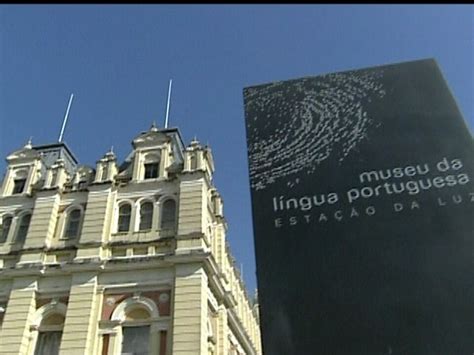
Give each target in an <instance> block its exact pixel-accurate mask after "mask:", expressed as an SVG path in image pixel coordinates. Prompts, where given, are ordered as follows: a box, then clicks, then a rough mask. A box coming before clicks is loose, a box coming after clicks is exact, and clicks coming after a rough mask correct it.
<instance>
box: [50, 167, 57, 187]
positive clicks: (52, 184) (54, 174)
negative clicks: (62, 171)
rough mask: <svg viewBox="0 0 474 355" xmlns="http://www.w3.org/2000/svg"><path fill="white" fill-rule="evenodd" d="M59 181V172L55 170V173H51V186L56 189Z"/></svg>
mask: <svg viewBox="0 0 474 355" xmlns="http://www.w3.org/2000/svg"><path fill="white" fill-rule="evenodd" d="M57 180H58V170H57V169H55V170H53V172H52V173H51V184H50V186H51V187H54V186H55V185H56V183H57Z"/></svg>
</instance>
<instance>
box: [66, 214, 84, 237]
mask: <svg viewBox="0 0 474 355" xmlns="http://www.w3.org/2000/svg"><path fill="white" fill-rule="evenodd" d="M81 217H82V213H81V210H80V209H79V208H75V209H73V210H72V211H70V212H69V213H68V215H67V220H66V228H65V230H64V238H67V239H72V238H76V237H77V236H78V235H79V227H80V224H81Z"/></svg>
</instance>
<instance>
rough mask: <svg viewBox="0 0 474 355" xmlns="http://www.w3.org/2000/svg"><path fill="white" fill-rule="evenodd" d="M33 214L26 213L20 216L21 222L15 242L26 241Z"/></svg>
mask: <svg viewBox="0 0 474 355" xmlns="http://www.w3.org/2000/svg"><path fill="white" fill-rule="evenodd" d="M30 220H31V214H30V213H27V214H24V215H23V216H22V217H21V218H20V223H19V225H18V229H17V232H16V238H15V242H21V243H22V242H24V241H25V239H26V235H27V234H28V228H29V227H30Z"/></svg>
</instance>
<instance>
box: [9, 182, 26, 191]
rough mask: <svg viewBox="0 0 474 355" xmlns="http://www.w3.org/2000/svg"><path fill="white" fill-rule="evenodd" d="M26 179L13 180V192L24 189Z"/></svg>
mask: <svg viewBox="0 0 474 355" xmlns="http://www.w3.org/2000/svg"><path fill="white" fill-rule="evenodd" d="M25 184H26V179H15V180H13V192H12V193H13V194H21V193H22V192H23V190H24V189H25Z"/></svg>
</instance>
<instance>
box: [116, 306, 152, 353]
mask: <svg viewBox="0 0 474 355" xmlns="http://www.w3.org/2000/svg"><path fill="white" fill-rule="evenodd" d="M150 318H151V317H150V313H149V312H148V310H146V309H145V308H144V307H134V308H132V309H130V310H127V311H126V316H125V321H124V322H123V324H122V354H134V355H148V354H150V324H149V322H150ZM137 323H138V324H137ZM144 323H145V324H144ZM146 323H148V324H146Z"/></svg>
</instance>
